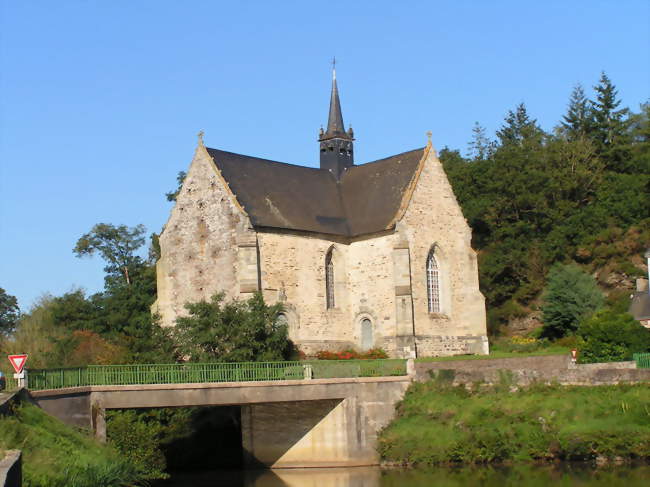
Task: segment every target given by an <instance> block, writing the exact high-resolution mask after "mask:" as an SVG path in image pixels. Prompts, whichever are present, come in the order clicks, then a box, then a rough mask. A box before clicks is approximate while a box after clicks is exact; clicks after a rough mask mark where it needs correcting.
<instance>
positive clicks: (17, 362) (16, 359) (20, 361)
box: [7, 353, 27, 374]
mask: <svg viewBox="0 0 650 487" xmlns="http://www.w3.org/2000/svg"><path fill="white" fill-rule="evenodd" d="M7 358H8V359H9V362H11V365H12V366H13V368H14V370H15V371H16V374H20V373H21V372H22V371H23V367H25V362H27V354H26V353H24V354H21V355H8V356H7Z"/></svg>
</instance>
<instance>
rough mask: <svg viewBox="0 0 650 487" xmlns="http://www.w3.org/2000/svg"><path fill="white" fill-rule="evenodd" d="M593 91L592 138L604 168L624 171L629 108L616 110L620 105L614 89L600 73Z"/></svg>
mask: <svg viewBox="0 0 650 487" xmlns="http://www.w3.org/2000/svg"><path fill="white" fill-rule="evenodd" d="M594 90H595V91H596V100H595V101H592V102H591V112H592V116H593V120H594V130H593V134H594V139H595V141H596V143H597V144H598V146H599V148H600V151H601V152H602V154H603V157H604V158H605V160H606V162H607V168H608V169H611V170H613V171H617V172H626V171H627V169H628V167H627V166H628V164H629V161H628V159H629V147H628V143H629V136H628V127H629V120H628V119H627V116H628V113H629V110H628V109H627V108H622V109H620V110H617V108H618V107H619V106H620V104H621V100H619V99H617V95H618V91H617V90H616V87H615V86H614V84H613V83H612V82H611V80H610V79H609V78H608V77H607V75H606V74H605V73H604V72H603V73H601V76H600V80H599V83H598V84H597V85H596V86H594Z"/></svg>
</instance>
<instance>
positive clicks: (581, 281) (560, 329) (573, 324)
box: [542, 264, 603, 339]
mask: <svg viewBox="0 0 650 487" xmlns="http://www.w3.org/2000/svg"><path fill="white" fill-rule="evenodd" d="M543 301H544V304H543V306H542V316H543V320H544V327H543V329H542V336H544V337H546V338H550V339H557V338H562V337H563V336H566V335H569V334H572V333H574V332H575V331H576V330H577V329H578V325H579V324H580V322H581V321H582V320H583V319H585V318H587V317H589V316H590V315H591V314H592V313H593V312H595V311H596V310H597V309H598V308H600V307H601V306H602V305H603V295H602V293H601V292H600V290H599V289H598V286H597V285H596V281H595V280H594V278H593V277H591V276H590V275H589V274H587V273H586V272H584V271H583V270H582V269H581V268H580V267H579V266H578V265H576V264H566V265H555V266H553V267H552V268H551V270H550V272H549V274H548V281H547V284H546V289H545V290H544V294H543Z"/></svg>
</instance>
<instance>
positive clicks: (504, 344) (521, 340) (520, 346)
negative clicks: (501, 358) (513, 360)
mask: <svg viewBox="0 0 650 487" xmlns="http://www.w3.org/2000/svg"><path fill="white" fill-rule="evenodd" d="M547 345H548V340H546V339H537V338H535V337H530V336H529V337H524V336H520V335H514V336H511V337H503V338H497V339H496V340H493V341H492V346H491V349H492V351H499V352H517V353H529V352H536V351H537V350H541V349H542V348H545V347H546V346H547Z"/></svg>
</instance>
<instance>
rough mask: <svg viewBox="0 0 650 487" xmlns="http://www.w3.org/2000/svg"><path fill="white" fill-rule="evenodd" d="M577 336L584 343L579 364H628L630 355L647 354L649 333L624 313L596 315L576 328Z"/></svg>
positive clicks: (613, 312) (605, 312)
mask: <svg viewBox="0 0 650 487" xmlns="http://www.w3.org/2000/svg"><path fill="white" fill-rule="evenodd" d="M578 335H579V336H580V337H581V338H582V339H583V340H584V344H583V345H582V347H581V348H580V356H579V361H580V362H581V363H591V362H618V361H623V360H632V354H634V353H644V352H650V330H648V329H647V328H644V327H643V326H641V325H640V324H639V322H638V321H636V320H635V319H634V318H633V317H632V316H631V315H630V314H628V313H624V312H623V313H621V312H616V311H613V310H611V309H605V310H603V311H600V312H598V313H596V314H595V315H594V316H592V317H591V318H589V319H587V320H585V321H584V322H583V323H582V324H581V325H580V328H578Z"/></svg>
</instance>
